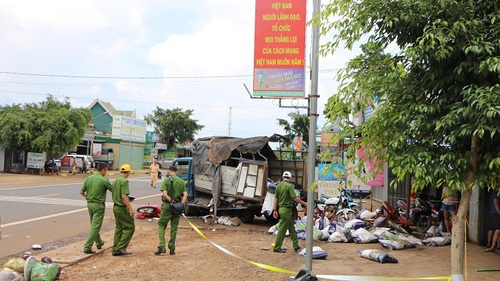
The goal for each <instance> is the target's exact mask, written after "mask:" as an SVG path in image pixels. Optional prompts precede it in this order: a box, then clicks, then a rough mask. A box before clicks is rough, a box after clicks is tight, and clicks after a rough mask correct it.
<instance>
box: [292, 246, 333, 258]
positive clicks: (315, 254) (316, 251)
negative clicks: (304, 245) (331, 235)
mask: <svg viewBox="0 0 500 281" xmlns="http://www.w3.org/2000/svg"><path fill="white" fill-rule="evenodd" d="M306 253H307V249H302V250H301V251H300V252H299V255H301V256H303V257H305V256H306ZM327 256H328V253H327V252H325V251H323V249H321V248H320V247H317V246H314V247H313V248H312V258H313V259H325V258H326V257H327Z"/></svg>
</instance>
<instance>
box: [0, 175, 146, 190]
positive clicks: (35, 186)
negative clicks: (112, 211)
mask: <svg viewBox="0 0 500 281" xmlns="http://www.w3.org/2000/svg"><path fill="white" fill-rule="evenodd" d="M136 179H138V180H136ZM128 180H129V181H149V180H150V179H149V177H134V178H129V179H128ZM113 181H114V180H110V182H111V183H112V182H113ZM75 184H76V185H81V184H83V180H82V181H78V182H72V183H59V184H49V185H30V186H24V187H7V188H1V187H0V191H4V190H18V189H27V188H40V187H55V186H65V185H75Z"/></svg>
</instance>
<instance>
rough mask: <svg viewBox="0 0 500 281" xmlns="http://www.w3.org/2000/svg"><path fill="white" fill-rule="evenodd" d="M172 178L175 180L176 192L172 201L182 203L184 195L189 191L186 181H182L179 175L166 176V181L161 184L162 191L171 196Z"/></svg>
mask: <svg viewBox="0 0 500 281" xmlns="http://www.w3.org/2000/svg"><path fill="white" fill-rule="evenodd" d="M170 177H172V178H173V179H174V192H173V193H172V194H173V196H172V199H173V200H174V201H177V202H181V199H182V195H183V193H184V192H187V189H186V184H185V183H184V180H183V179H181V178H180V177H179V176H177V175H171V176H166V177H165V179H164V180H163V183H162V184H161V189H160V190H161V191H164V190H166V191H167V194H170V193H169V191H170V187H171V183H170ZM169 196H170V195H169Z"/></svg>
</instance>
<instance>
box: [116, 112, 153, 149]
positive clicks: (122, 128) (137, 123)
mask: <svg viewBox="0 0 500 281" xmlns="http://www.w3.org/2000/svg"><path fill="white" fill-rule="evenodd" d="M111 138H113V139H121V140H123V141H132V142H140V143H145V142H146V121H144V120H141V119H136V118H130V117H126V116H123V115H115V116H113V127H112V132H111Z"/></svg>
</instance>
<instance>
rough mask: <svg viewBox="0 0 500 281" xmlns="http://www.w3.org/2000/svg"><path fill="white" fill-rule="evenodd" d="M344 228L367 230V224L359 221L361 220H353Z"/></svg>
mask: <svg viewBox="0 0 500 281" xmlns="http://www.w3.org/2000/svg"><path fill="white" fill-rule="evenodd" d="M344 227H345V228H351V229H358V228H365V227H366V222H364V221H362V220H359V219H353V220H350V221H348V222H346V223H345V225H344Z"/></svg>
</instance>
